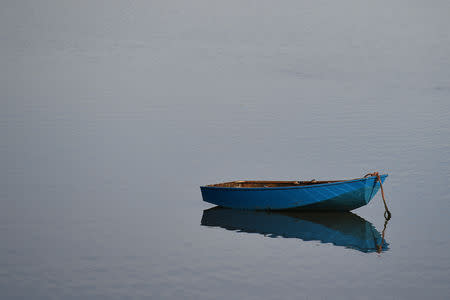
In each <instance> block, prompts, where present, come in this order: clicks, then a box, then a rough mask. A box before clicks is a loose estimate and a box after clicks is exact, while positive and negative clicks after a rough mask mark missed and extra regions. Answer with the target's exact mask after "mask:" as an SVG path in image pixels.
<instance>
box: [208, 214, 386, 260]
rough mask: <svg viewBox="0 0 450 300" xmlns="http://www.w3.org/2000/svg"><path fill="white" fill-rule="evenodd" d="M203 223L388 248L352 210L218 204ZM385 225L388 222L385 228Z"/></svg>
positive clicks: (364, 248) (365, 248)
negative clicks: (269, 208) (270, 209)
mask: <svg viewBox="0 0 450 300" xmlns="http://www.w3.org/2000/svg"><path fill="white" fill-rule="evenodd" d="M201 225H203V226H209V227H220V228H224V229H226V230H231V231H237V232H247V233H258V234H262V235H264V236H266V237H271V238H276V237H283V238H296V239H300V240H303V241H319V242H321V243H331V244H333V245H335V246H341V247H346V248H351V249H355V250H358V251H361V252H375V251H376V252H378V253H380V252H383V251H387V250H388V249H389V247H388V245H389V244H388V243H387V242H386V241H385V240H384V238H383V235H382V234H380V233H379V232H378V231H377V230H376V229H375V227H374V226H373V225H372V224H371V223H370V222H368V221H366V220H364V219H363V218H361V217H359V216H358V215H356V214H353V213H351V212H305V211H276V212H268V211H251V210H237V209H228V208H223V207H217V206H216V207H213V208H210V209H207V210H205V211H203V216H202V220H201ZM386 225H387V222H386V223H385V228H384V230H385V229H386ZM384 230H383V232H384Z"/></svg>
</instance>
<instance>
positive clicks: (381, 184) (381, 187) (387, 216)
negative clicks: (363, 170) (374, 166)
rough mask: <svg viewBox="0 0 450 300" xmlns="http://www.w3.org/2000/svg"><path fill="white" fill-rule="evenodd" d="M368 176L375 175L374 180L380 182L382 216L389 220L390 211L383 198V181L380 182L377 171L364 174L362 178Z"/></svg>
mask: <svg viewBox="0 0 450 300" xmlns="http://www.w3.org/2000/svg"><path fill="white" fill-rule="evenodd" d="M369 176H375V177H377V179H375V182H377V181H379V182H380V189H381V197H382V198H383V203H384V209H385V211H384V218H385V219H386V220H390V219H391V216H392V214H391V212H390V211H389V209H388V207H387V204H386V199H385V198H384V191H383V183H382V182H381V178H380V174H378V172H373V173H369V174H366V176H364V178H366V177H369Z"/></svg>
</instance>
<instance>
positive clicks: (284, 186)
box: [200, 173, 390, 214]
mask: <svg viewBox="0 0 450 300" xmlns="http://www.w3.org/2000/svg"><path fill="white" fill-rule="evenodd" d="M368 175H369V176H367V175H366V176H365V177H362V178H357V179H351V180H333V181H316V180H310V181H249V180H240V181H231V182H224V183H218V184H211V185H206V186H201V187H200V189H201V192H202V197H203V201H206V202H209V203H212V204H215V205H218V206H222V207H228V208H237V209H248V210H289V209H299V210H334V211H350V210H353V209H356V208H358V207H361V206H364V205H366V204H368V203H369V202H370V200H371V199H372V198H373V197H374V196H375V194H376V193H377V192H378V190H379V189H380V182H381V183H383V182H384V180H385V179H386V177H387V176H388V175H387V174H385V175H378V173H373V174H368ZM386 209H387V208H386ZM389 214H390V213H389Z"/></svg>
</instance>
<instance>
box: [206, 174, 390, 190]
mask: <svg viewBox="0 0 450 300" xmlns="http://www.w3.org/2000/svg"><path fill="white" fill-rule="evenodd" d="M380 177H381V178H386V177H388V174H381V175H380ZM370 178H375V179H376V176H368V177H361V178H355V179H348V180H342V181H337V182H328V183H317V184H309V185H299V186H282V187H278V186H277V187H224V186H212V185H203V186H200V188H201V189H219V190H227V191H267V190H291V189H304V188H314V187H323V186H329V185H337V184H343V183H349V182H356V181H363V180H367V179H370ZM239 181H242V182H245V181H258V180H236V181H229V182H223V183H216V184H224V183H232V182H239ZM260 181H266V180H260ZM267 181H269V180H267ZM277 181H278V182H280V180H274V182H277ZM291 182H295V180H293V181H291ZM297 182H298V181H297Z"/></svg>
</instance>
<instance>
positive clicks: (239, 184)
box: [207, 179, 345, 188]
mask: <svg viewBox="0 0 450 300" xmlns="http://www.w3.org/2000/svg"><path fill="white" fill-rule="evenodd" d="M341 181H345V180H328V181H318V180H315V179H313V180H309V181H270V180H238V181H230V182H223V183H216V184H210V185H207V186H211V187H233V188H264V187H288V186H304V185H314V184H324V183H333V182H341Z"/></svg>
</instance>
